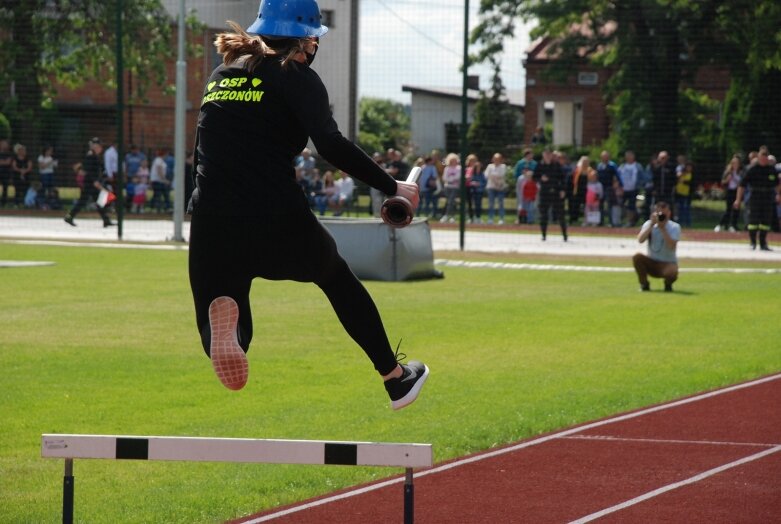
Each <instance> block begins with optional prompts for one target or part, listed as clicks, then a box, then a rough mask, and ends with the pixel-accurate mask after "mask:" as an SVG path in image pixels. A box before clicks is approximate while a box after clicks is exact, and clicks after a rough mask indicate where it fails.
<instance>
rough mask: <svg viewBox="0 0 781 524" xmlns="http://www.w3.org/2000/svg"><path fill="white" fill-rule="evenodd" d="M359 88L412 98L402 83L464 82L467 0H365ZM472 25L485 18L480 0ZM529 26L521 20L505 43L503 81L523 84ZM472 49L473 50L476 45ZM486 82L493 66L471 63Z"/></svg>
mask: <svg viewBox="0 0 781 524" xmlns="http://www.w3.org/2000/svg"><path fill="white" fill-rule="evenodd" d="M360 2H361V3H360V33H359V34H360V36H359V38H360V49H359V66H358V67H359V78H358V91H359V96H361V97H367V96H369V97H377V98H389V99H392V100H396V101H399V102H403V103H409V101H410V95H409V93H404V92H402V90H401V86H402V85H414V86H418V87H460V86H461V78H462V73H461V72H460V70H459V67H460V65H461V62H462V57H463V45H464V44H463V38H464V36H463V32H464V31H463V28H464V2H463V0H360ZM469 3H470V14H469V27H470V30H471V29H472V28H474V27H475V26H476V25H477V24H478V22H479V20H478V16H477V11H478V7H479V0H470V2H469ZM528 30H529V29H528V26H522V25H519V26H518V28H517V30H516V33H517V34H516V36H515V38H514V39H513V40H512V41H509V42H506V43H505V54H504V56H503V58H502V61H501V66H502V81H503V82H504V85H505V87H506V88H508V89H523V87H524V83H525V73H524V70H523V65H522V63H521V60H522V59H523V57H524V54H525V51H526V49H527V48H528V45H529V33H528ZM470 51H472V52H473V50H472V49H470ZM469 74H470V75H473V74H478V75H479V76H480V87H481V88H487V87H489V86H490V78H491V69H490V68H489V67H487V66H485V65H481V66H474V67H470V69H469Z"/></svg>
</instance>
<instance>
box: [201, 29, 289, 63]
mask: <svg viewBox="0 0 781 524" xmlns="http://www.w3.org/2000/svg"><path fill="white" fill-rule="evenodd" d="M227 23H228V27H230V28H231V29H232V32H225V33H220V34H218V35H217V38H216V39H215V40H214V47H216V48H217V52H218V53H220V54H221V55H222V63H223V64H225V65H226V66H228V65H231V64H233V63H234V62H237V61H239V60H241V59H245V60H246V68H247V69H248V70H249V71H252V70H253V69H255V67H257V65H258V64H259V63H260V62H261V61H262V60H263V59H264V58H265V57H266V56H278V57H280V58H281V60H280V61H281V63H282V66H283V67H284V66H287V65H288V64H289V63H290V61H291V60H292V59H293V58H294V57H295V56H296V55H297V54H298V53H302V52H303V51H304V46H303V42H304V41H303V39H297V38H296V39H291V38H285V39H280V40H278V41H276V40H272V41H271V42H272V43H271V45H269V43H268V42H267V41H266V40H264V38H263V37H261V36H260V35H250V34H248V33H247V32H246V31H245V30H244V29H242V27H241V26H240V25H239V24H237V23H236V22H233V21H232V20H228V22H227ZM275 44H276V45H275Z"/></svg>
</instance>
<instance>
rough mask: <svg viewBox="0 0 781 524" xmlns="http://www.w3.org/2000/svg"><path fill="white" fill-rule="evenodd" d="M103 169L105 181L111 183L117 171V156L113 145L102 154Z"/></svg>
mask: <svg viewBox="0 0 781 524" xmlns="http://www.w3.org/2000/svg"><path fill="white" fill-rule="evenodd" d="M103 169H104V170H105V171H106V180H107V181H108V182H112V181H113V180H114V177H116V176H117V172H118V171H119V155H118V154H117V148H116V147H115V146H114V144H111V145H109V146H108V148H107V149H106V151H104V152H103Z"/></svg>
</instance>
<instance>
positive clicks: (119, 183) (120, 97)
mask: <svg viewBox="0 0 781 524" xmlns="http://www.w3.org/2000/svg"><path fill="white" fill-rule="evenodd" d="M123 11H124V6H123V4H122V0H117V20H116V22H117V49H116V52H117V174H116V180H114V186H115V187H114V193H115V194H116V195H117V202H116V208H117V239H119V240H122V232H123V228H124V227H125V177H124V175H125V173H124V171H123V170H122V162H123V161H124V147H123V144H124V142H125V134H124V133H125V62H124V56H123V55H124V52H123V50H122V38H123V33H124V29H123V28H122V12H123Z"/></svg>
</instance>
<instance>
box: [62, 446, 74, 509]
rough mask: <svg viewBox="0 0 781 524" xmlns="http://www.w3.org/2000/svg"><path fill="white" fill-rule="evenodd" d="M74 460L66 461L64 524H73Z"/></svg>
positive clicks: (63, 494)
mask: <svg viewBox="0 0 781 524" xmlns="http://www.w3.org/2000/svg"><path fill="white" fill-rule="evenodd" d="M73 484H74V480H73V459H70V458H68V459H65V474H64V476H63V478H62V524H73Z"/></svg>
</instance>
